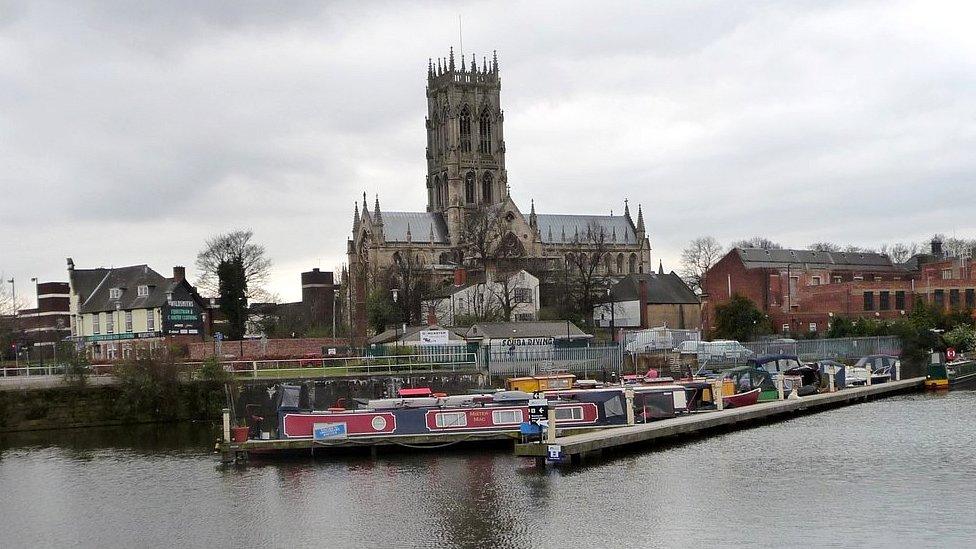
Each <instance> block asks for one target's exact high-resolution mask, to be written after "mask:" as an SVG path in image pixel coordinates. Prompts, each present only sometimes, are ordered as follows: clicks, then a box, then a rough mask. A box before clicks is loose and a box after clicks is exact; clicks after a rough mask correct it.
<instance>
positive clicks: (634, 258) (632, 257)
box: [627, 254, 637, 273]
mask: <svg viewBox="0 0 976 549" xmlns="http://www.w3.org/2000/svg"><path fill="white" fill-rule="evenodd" d="M628 266H629V267H630V270H629V271H627V272H629V273H636V272H637V254H630V265H628Z"/></svg>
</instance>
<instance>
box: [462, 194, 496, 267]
mask: <svg viewBox="0 0 976 549" xmlns="http://www.w3.org/2000/svg"><path fill="white" fill-rule="evenodd" d="M504 233H505V219H504V218H503V217H502V215H501V211H499V209H498V208H497V207H494V206H482V207H479V208H472V209H469V210H466V211H465V212H464V219H463V220H462V223H461V235H460V239H459V241H460V250H459V252H460V255H461V256H462V257H463V258H465V259H468V260H473V261H474V262H476V263H477V264H479V265H481V266H484V265H486V264H487V263H490V262H491V261H492V260H493V259H495V256H496V254H497V253H498V252H499V251H500V245H501V242H502V236H503V235H504Z"/></svg>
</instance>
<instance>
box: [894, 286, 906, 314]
mask: <svg viewBox="0 0 976 549" xmlns="http://www.w3.org/2000/svg"><path fill="white" fill-rule="evenodd" d="M895 308H896V309H898V310H900V311H904V310H905V292H901V291H899V292H895Z"/></svg>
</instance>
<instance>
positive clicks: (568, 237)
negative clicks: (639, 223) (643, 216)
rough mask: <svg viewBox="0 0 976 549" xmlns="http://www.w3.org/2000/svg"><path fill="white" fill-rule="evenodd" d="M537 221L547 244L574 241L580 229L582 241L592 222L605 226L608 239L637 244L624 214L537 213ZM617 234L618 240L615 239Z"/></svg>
mask: <svg viewBox="0 0 976 549" xmlns="http://www.w3.org/2000/svg"><path fill="white" fill-rule="evenodd" d="M536 223H537V225H538V227H539V234H540V235H542V241H543V242H545V243H546V244H558V243H562V242H572V241H573V238H574V237H575V236H576V234H577V231H579V233H578V234H579V238H580V240H581V241H583V240H585V239H586V229H587V228H588V227H590V225H591V223H592V224H593V225H595V226H596V227H603V230H604V231H606V241H607V242H609V243H618V244H637V243H638V242H637V235H635V234H634V229H633V227H631V226H630V222H629V221H627V218H626V217H624V216H622V215H613V216H611V215H571V214H537V215H536ZM614 235H616V240H614Z"/></svg>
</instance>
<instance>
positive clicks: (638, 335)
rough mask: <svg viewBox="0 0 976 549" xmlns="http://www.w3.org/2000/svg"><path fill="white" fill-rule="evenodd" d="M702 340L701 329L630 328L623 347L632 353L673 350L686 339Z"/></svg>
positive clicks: (624, 335) (626, 332)
mask: <svg viewBox="0 0 976 549" xmlns="http://www.w3.org/2000/svg"><path fill="white" fill-rule="evenodd" d="M699 340H701V331H700V330H679V329H671V328H663V327H662V328H649V329H646V330H628V331H625V332H624V333H623V341H622V344H623V348H624V350H625V351H627V352H630V353H635V352H636V353H642V352H651V351H671V350H672V349H676V348H678V347H679V346H680V345H681V344H682V343H684V342H685V341H699Z"/></svg>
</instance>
